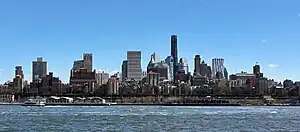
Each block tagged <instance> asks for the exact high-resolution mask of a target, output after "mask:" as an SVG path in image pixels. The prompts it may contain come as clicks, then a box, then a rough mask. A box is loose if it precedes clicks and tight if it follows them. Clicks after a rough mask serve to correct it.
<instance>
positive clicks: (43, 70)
mask: <svg viewBox="0 0 300 132" xmlns="http://www.w3.org/2000/svg"><path fill="white" fill-rule="evenodd" d="M46 75H47V62H46V61H43V58H42V57H38V58H37V60H36V61H33V62H32V81H36V80H41V79H42V77H44V76H46Z"/></svg>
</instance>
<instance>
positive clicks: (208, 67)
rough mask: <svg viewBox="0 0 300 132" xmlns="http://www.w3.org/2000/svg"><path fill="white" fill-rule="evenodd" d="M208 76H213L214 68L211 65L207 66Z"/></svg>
mask: <svg viewBox="0 0 300 132" xmlns="http://www.w3.org/2000/svg"><path fill="white" fill-rule="evenodd" d="M207 77H208V78H212V70H211V66H207Z"/></svg>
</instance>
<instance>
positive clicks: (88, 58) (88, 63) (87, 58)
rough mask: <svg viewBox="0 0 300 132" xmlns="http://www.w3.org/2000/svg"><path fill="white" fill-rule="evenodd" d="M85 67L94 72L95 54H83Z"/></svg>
mask: <svg viewBox="0 0 300 132" xmlns="http://www.w3.org/2000/svg"><path fill="white" fill-rule="evenodd" d="M83 67H84V68H86V69H87V71H88V72H93V55H92V54H91V53H84V54H83Z"/></svg>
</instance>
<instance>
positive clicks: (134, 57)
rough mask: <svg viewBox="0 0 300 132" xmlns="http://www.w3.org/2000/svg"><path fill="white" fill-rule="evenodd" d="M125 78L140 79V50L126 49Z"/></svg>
mask: <svg viewBox="0 0 300 132" xmlns="http://www.w3.org/2000/svg"><path fill="white" fill-rule="evenodd" d="M127 78H128V79H134V80H136V81H140V80H142V67H141V51H127Z"/></svg>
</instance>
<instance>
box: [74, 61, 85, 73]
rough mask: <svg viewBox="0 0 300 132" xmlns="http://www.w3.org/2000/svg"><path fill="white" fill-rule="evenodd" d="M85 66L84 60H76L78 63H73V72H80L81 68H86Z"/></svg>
mask: <svg viewBox="0 0 300 132" xmlns="http://www.w3.org/2000/svg"><path fill="white" fill-rule="evenodd" d="M83 64H84V63H83V60H76V61H74V63H73V70H74V71H78V70H80V69H81V68H84V65H83Z"/></svg>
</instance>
